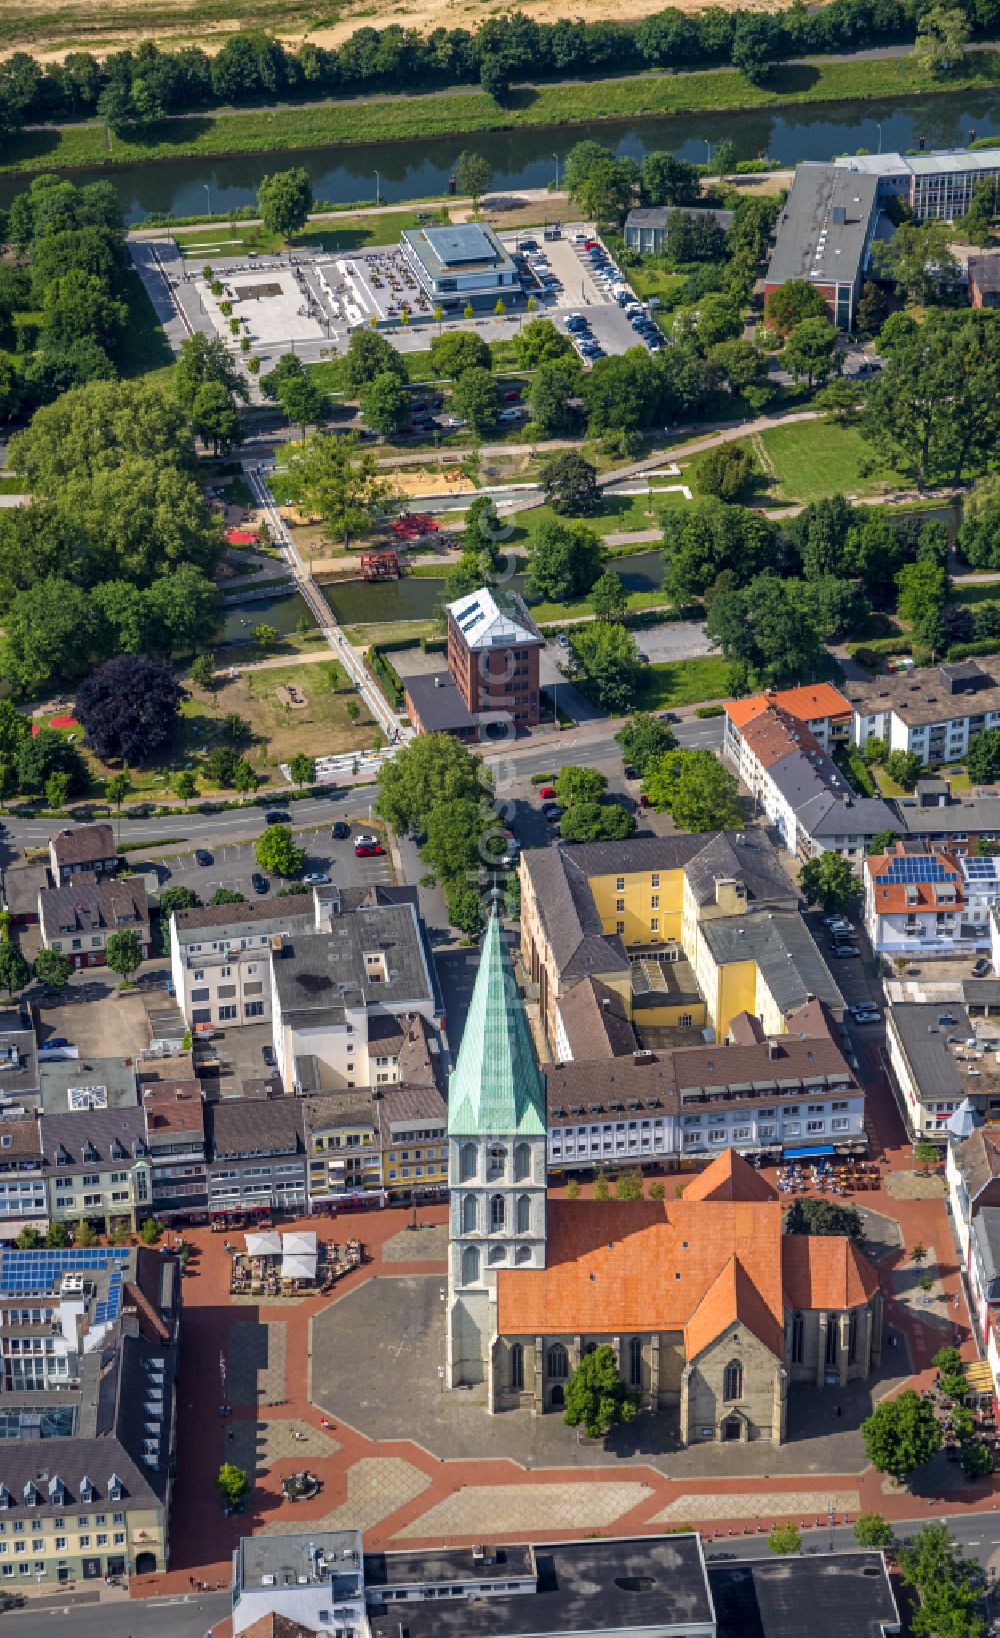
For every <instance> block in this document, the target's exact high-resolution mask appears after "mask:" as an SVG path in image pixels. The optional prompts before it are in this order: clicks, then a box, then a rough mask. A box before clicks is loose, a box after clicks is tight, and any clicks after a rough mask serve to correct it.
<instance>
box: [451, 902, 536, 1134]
mask: <svg viewBox="0 0 1000 1638" xmlns="http://www.w3.org/2000/svg"><path fill="white" fill-rule="evenodd" d="M545 1113H546V1110H545V1077H544V1075H543V1074H542V1072H541V1070H540V1069H539V1067H538V1058H537V1056H536V1054H535V1044H534V1042H533V1041H532V1039H531V1029H530V1027H529V1024H528V1018H527V1014H526V1012H525V1010H524V1002H523V1001H522V999H521V997H520V995H519V994H518V989H517V984H516V983H515V981H514V973H513V971H512V969H511V965H510V960H509V958H508V956H507V952H506V951H505V949H504V946H503V940H502V939H501V937H500V920H499V917H498V916H497V914H496V911H494V912H493V914H492V915H491V916H490V923H489V926H488V927H487V929H486V937H485V939H484V940H483V948H482V951H481V954H480V957H479V971H478V973H477V974H476V985H475V989H474V990H473V992H472V1000H471V1002H470V1003H469V1015H468V1017H467V1018H466V1021H465V1030H464V1033H463V1035H462V1044H461V1046H460V1047H459V1051H458V1062H457V1063H456V1065H455V1068H454V1070H453V1071H452V1074H451V1079H450V1081H449V1085H448V1132H449V1135H450V1136H452V1137H492V1136H500V1135H504V1136H506V1135H510V1136H514V1135H516V1134H521V1135H523V1136H527V1137H536V1136H538V1135H539V1134H542V1133H544V1132H545V1129H546V1128H545Z"/></svg>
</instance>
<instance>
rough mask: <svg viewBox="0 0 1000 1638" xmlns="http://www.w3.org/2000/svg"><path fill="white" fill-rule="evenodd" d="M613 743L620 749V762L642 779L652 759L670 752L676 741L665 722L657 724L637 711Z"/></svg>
mask: <svg viewBox="0 0 1000 1638" xmlns="http://www.w3.org/2000/svg"><path fill="white" fill-rule="evenodd" d="M615 743H616V744H617V745H619V746H620V747H621V753H622V761H623V762H626V763H628V764H629V765H630V766H631V767H633V768H634V769H635V770H636V772H637V774H638V775H639V778H640V779H642V778H643V776H644V775H645V772H646V769H647V767H648V766H649V764H650V762H651V761H652V759H653V758H654V757H658V756H663V755H664V753H665V752H666V751H672V750H673V748H674V746H675V745H676V744H677V740H676V737H675V736H674V734H673V733H672V732H671V730H670V729H669V728H668V727H667V725H666V723H665V722H658V721H657V719H656V717H653V716H650V715H649V713H648V712H647V711H639V712H637V713H636V714H635V715H634V716H632V717H630V718H629V720H628V722H626V723H624V724H623V725H622V727H621V728H619V730H618V732H617V734H616V735H615Z"/></svg>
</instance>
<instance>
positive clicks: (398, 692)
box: [365, 643, 412, 711]
mask: <svg viewBox="0 0 1000 1638" xmlns="http://www.w3.org/2000/svg"><path fill="white" fill-rule="evenodd" d="M400 646H402V647H405V648H409V647H412V644H409V643H406V644H402V645H400ZM365 665H366V666H367V667H368V669H369V671H370V672H371V674H372V676H373V677H374V678H375V681H376V682H377V683H378V685H379V687H380V688H381V690H382V692H383V694H384V695H385V697H386V699H387V700H388V702H389V704H390V705H391V706H392V708H393V710H394V711H402V709H403V707H404V705H405V704H406V699H405V692H404V689H403V679H402V677H401V676H400V675H399V672H398V671H397V670H396V667H395V666H394V665H393V664H392V662H391V661H390V660H387V659H386V658H385V655H384V654H383V653H382V648H381V646H380V645H379V646H375V645H373V646H372V647H371V648H370V649H369V650H368V652H367V654H366V655H365Z"/></svg>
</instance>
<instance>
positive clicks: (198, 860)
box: [194, 847, 212, 865]
mask: <svg viewBox="0 0 1000 1638" xmlns="http://www.w3.org/2000/svg"><path fill="white" fill-rule="evenodd" d="M194 862H195V864H199V865H210V864H211V863H212V855H211V854H210V853H209V851H208V848H207V847H196V848H195V850H194Z"/></svg>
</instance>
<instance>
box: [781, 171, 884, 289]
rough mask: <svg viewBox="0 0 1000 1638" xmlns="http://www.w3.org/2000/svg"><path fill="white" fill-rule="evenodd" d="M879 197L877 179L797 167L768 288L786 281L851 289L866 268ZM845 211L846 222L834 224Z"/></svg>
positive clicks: (782, 213) (844, 218) (844, 172)
mask: <svg viewBox="0 0 1000 1638" xmlns="http://www.w3.org/2000/svg"><path fill="white" fill-rule="evenodd" d="M877 191H878V183H877V181H876V178H875V177H873V176H863V175H859V174H857V173H854V172H851V171H845V170H842V169H838V167H837V166H835V165H825V164H813V163H806V164H803V165H799V166H798V167H797V168H796V171H795V177H794V180H793V182H792V186H791V189H790V191H789V194H788V198H787V200H786V201H785V205H784V209H783V210H782V212H781V215H780V217H779V219H778V237H777V242H776V244H775V247H774V251H773V253H772V256H771V261H770V264H769V266H768V269H767V282H768V284H784V283H785V282H786V280H788V279H812V280H814V281H815V280H819V281H822V282H827V281H829V282H831V283H841V284H853V283H854V281H855V279H856V278H857V276H858V273H859V272H860V270H861V268H862V266H863V260H864V254H865V246H866V240H867V234H868V226H869V223H870V222H871V219H872V213H873V211H874V209H875V196H876V193H877ZM841 211H842V212H843V220H842V221H840V220H835V216H837V215H839V213H840V212H841Z"/></svg>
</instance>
